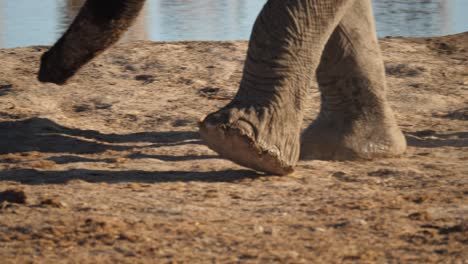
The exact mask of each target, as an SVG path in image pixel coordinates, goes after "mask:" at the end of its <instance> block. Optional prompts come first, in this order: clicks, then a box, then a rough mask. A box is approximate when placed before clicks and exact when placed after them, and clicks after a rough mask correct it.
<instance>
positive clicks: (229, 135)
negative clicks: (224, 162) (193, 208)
mask: <svg viewBox="0 0 468 264" xmlns="http://www.w3.org/2000/svg"><path fill="white" fill-rule="evenodd" d="M352 2H353V0H334V1H333V0H327V1H324V0H295V1H292V0H290V1H286V0H270V1H268V2H267V4H266V5H265V6H264V8H263V10H262V12H261V13H260V15H259V17H258V18H257V20H256V22H255V25H254V29H253V32H252V36H251V39H250V42H249V49H248V53H247V60H246V62H245V66H244V71H243V78H242V81H241V84H240V88H239V91H238V93H237V95H236V97H235V98H234V99H233V100H232V102H230V103H229V104H228V105H227V106H226V107H224V108H222V109H221V110H219V111H217V112H215V113H212V114H210V115H208V116H207V117H206V118H205V120H204V121H203V122H202V123H201V125H200V134H201V137H202V139H203V140H204V142H205V143H206V144H207V145H208V146H209V147H210V148H211V149H213V150H215V151H216V152H218V153H219V154H221V156H223V157H225V158H228V159H230V160H232V161H234V162H236V163H238V164H240V165H243V166H246V167H250V168H253V169H255V170H259V171H264V172H268V173H273V174H279V175H284V174H288V173H291V172H292V171H293V168H294V166H295V164H296V162H297V160H298V158H299V151H300V144H299V139H300V129H301V123H302V118H303V108H304V107H303V105H304V99H305V93H306V90H307V89H310V86H311V83H312V78H313V74H314V73H315V70H316V68H317V66H318V63H319V60H320V55H321V53H322V51H323V48H324V46H325V43H326V41H327V40H328V38H329V37H330V35H331V34H332V32H333V30H334V28H335V27H336V26H337V24H338V22H339V21H340V20H341V18H342V17H343V15H344V13H345V12H346V10H347V9H348V8H349V7H350V6H351V4H352Z"/></svg>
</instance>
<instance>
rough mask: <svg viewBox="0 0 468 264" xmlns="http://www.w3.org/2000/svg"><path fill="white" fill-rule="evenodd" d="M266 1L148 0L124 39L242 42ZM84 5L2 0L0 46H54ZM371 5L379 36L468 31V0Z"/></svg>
mask: <svg viewBox="0 0 468 264" xmlns="http://www.w3.org/2000/svg"><path fill="white" fill-rule="evenodd" d="M265 2H266V0H193V1H191V0H147V4H146V6H145V9H144V11H143V12H142V14H141V15H140V17H139V18H138V21H137V23H136V24H135V25H134V26H133V27H132V29H131V30H130V31H129V33H128V34H127V35H126V36H125V40H127V41H128V40H140V39H149V40H156V41H178V40H246V39H248V38H249V35H250V31H251V28H252V25H253V22H254V20H255V18H256V16H257V14H258V12H259V11H260V9H261V7H262V6H263V4H264V3H265ZM83 3H84V0H0V48H10V47H18V46H29V45H50V44H53V43H54V42H55V40H56V39H57V38H58V37H59V36H60V35H61V34H62V33H63V31H64V30H65V29H66V28H67V27H68V25H69V23H70V22H71V21H72V20H73V18H74V16H75V15H76V13H77V12H78V10H79V8H80V7H81V5H82V4H83ZM373 5H374V15H375V18H376V23H377V33H378V36H379V37H384V36H437V35H446V34H454V33H459V32H463V31H468V0H373ZM125 40H124V41H125Z"/></svg>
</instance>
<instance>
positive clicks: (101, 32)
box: [39, 0, 406, 175]
mask: <svg viewBox="0 0 468 264" xmlns="http://www.w3.org/2000/svg"><path fill="white" fill-rule="evenodd" d="M143 4H144V0H88V1H87V2H86V4H85V5H84V7H83V8H82V10H81V11H80V14H79V15H78V17H77V18H76V20H75V21H74V23H73V24H72V25H71V27H70V29H69V30H68V31H67V32H66V33H65V35H64V36H63V37H62V38H61V39H60V40H59V41H58V42H57V43H56V44H55V46H54V47H53V48H52V49H51V50H50V51H48V52H47V53H45V54H44V56H43V58H42V61H41V62H42V63H41V69H40V72H39V80H41V81H46V82H54V83H58V84H63V83H65V82H66V80H67V79H68V78H69V77H71V76H72V75H73V74H74V73H75V72H76V71H77V70H78V69H79V68H80V67H81V66H82V65H84V64H85V63H87V62H88V61H89V60H91V59H92V58H93V57H95V56H96V55H97V54H99V53H100V52H102V51H103V50H104V49H106V48H107V47H109V46H110V45H111V44H113V43H115V42H116V41H117V40H118V39H119V37H120V36H121V35H122V33H123V32H124V31H125V30H126V29H127V28H128V27H129V26H130V25H131V22H132V21H133V20H134V19H135V17H136V16H137V14H138V12H139V10H140V9H141V7H142V6H143ZM314 77H316V78H317V81H318V84H319V89H320V92H321V98H322V101H321V108H320V114H319V116H318V117H317V119H316V120H315V121H314V122H313V123H312V124H311V125H310V126H309V127H308V128H307V129H306V130H305V131H304V132H303V133H302V136H301V135H300V132H301V131H300V128H301V123H302V119H303V109H304V105H305V103H306V93H307V92H308V91H309V89H310V87H311V85H312V82H313V80H314V79H313V78H314ZM385 87H386V84H385V74H384V66H383V62H382V57H381V54H380V49H379V46H378V43H377V37H376V34H375V26H374V22H373V17H372V10H371V3H370V0H269V1H268V2H267V3H266V4H265V6H264V7H263V9H262V11H261V13H260V14H259V16H258V18H257V20H256V22H255V25H254V28H253V32H252V35H251V38H250V42H249V49H248V53H247V59H246V62H245V65H244V71H243V77H242V80H241V83H240V87H239V91H238V93H237V95H236V96H235V98H234V99H233V100H232V101H231V102H230V103H229V104H228V105H227V106H225V107H223V108H222V109H220V110H219V111H217V112H215V113H211V114H209V115H208V116H207V117H206V118H205V120H204V121H203V122H202V123H201V124H200V134H201V137H202V138H203V140H204V142H205V143H206V144H207V145H208V146H209V147H210V148H211V149H213V150H215V151H216V152H218V153H219V154H220V155H221V156H223V157H225V158H228V159H230V160H232V161H234V162H236V163H238V164H240V165H243V166H246V167H249V168H252V169H255V170H259V171H264V172H267V173H272V174H278V175H285V174H288V173H291V172H292V171H293V168H294V166H295V165H296V163H297V161H298V159H299V157H300V156H301V158H303V159H335V160H347V159H359V158H363V159H372V158H376V157H390V156H397V155H400V154H402V153H403V152H404V151H405V148H406V142H405V139H404V137H403V135H402V133H401V131H400V130H399V128H398V126H397V124H396V122H395V119H394V116H393V113H392V111H391V109H390V107H389V106H388V103H387V100H386V98H385Z"/></svg>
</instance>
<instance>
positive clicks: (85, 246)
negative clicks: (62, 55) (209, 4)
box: [0, 33, 468, 263]
mask: <svg viewBox="0 0 468 264" xmlns="http://www.w3.org/2000/svg"><path fill="white" fill-rule="evenodd" d="M381 45H382V49H383V53H384V57H385V61H386V68H387V73H388V78H387V81H388V84H389V89H388V94H389V99H390V101H391V104H392V105H393V107H394V109H395V110H396V114H397V117H398V121H399V124H400V125H401V127H402V129H403V131H404V132H405V134H406V136H407V139H408V143H409V147H408V151H407V153H406V154H405V155H404V156H403V157H399V158H393V159H382V160H375V161H353V162H331V161H307V162H300V163H299V165H298V166H297V171H296V172H295V173H294V174H293V175H290V176H285V177H276V176H271V175H263V174H260V173H256V172H254V171H251V170H248V169H246V168H243V167H240V166H237V165H235V164H233V163H231V162H229V161H226V160H223V159H220V158H219V157H218V156H217V155H216V154H215V153H214V152H212V151H210V150H209V149H208V148H207V147H205V146H204V145H203V144H202V142H201V141H200V139H199V135H198V132H197V122H198V120H199V119H201V118H203V117H204V115H206V114H207V113H209V112H211V111H213V110H215V109H217V108H219V107H221V106H223V105H225V104H226V103H227V102H228V101H229V100H230V98H231V97H232V96H233V95H234V94H235V91H236V88H237V84H238V82H239V78H240V76H241V69H242V63H243V60H244V56H245V50H246V46H247V45H246V42H180V43H154V42H137V43H128V44H123V45H119V46H117V47H114V48H113V49H111V50H110V51H109V52H107V53H106V54H104V55H103V56H101V57H99V59H97V60H95V61H94V62H93V63H91V64H90V65H88V66H87V67H86V68H85V69H83V70H82V71H81V72H80V73H79V74H78V75H77V76H76V77H74V78H73V80H71V82H70V83H69V84H68V85H66V86H63V87H60V86H56V85H52V84H41V83H39V82H37V81H36V79H35V73H36V72H37V69H38V61H39V56H40V55H41V53H43V52H44V51H45V50H46V47H27V48H17V49H3V50H0V63H1V72H0V205H1V206H0V259H1V262H2V263H15V262H38V263H40V262H44V263H58V262H74V263H85V262H90V263H96V262H109V263H110V262H115V261H119V262H128V263H134V262H161V263H164V262H168V263H171V262H185V263H195V262H203V263H205V262H221V263H237V262H241V263H257V262H261V263H275V262H281V263H301V262H302V263H320V262H322V263H336V262H356V263H368V262H378V263H382V262H389V263H400V262H418V263H431V262H443V263H467V260H468V202H467V201H468V200H467V195H468V177H467V175H468V165H467V164H468V163H467V162H468V153H467V147H468V125H467V124H468V123H467V119H468V66H467V65H468V33H464V34H460V35H455V36H447V37H441V38H426V39H424V38H422V39H404V38H387V39H382V40H381ZM318 106H319V93H318V91H317V89H316V87H313V88H311V90H310V100H309V105H308V108H307V116H306V120H305V121H306V122H305V123H304V126H306V125H307V123H309V122H310V121H311V120H313V118H314V116H315V115H316V113H317V110H318Z"/></svg>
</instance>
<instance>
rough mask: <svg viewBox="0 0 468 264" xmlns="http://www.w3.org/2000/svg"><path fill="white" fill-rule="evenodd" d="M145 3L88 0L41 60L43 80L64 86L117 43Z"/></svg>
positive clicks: (135, 0) (129, 0)
mask: <svg viewBox="0 0 468 264" xmlns="http://www.w3.org/2000/svg"><path fill="white" fill-rule="evenodd" d="M144 3H145V0H87V1H86V3H85V4H84V5H83V7H82V8H81V10H80V12H79V13H78V16H77V17H76V19H75V20H74V21H73V23H72V24H71V26H70V28H69V29H68V30H67V32H65V34H64V35H63V36H62V37H61V38H60V39H59V40H58V41H57V43H55V45H54V46H53V47H52V48H51V49H50V50H49V51H47V52H46V53H45V54H44V55H43V56H42V58H41V67H40V69H39V76H38V78H39V81H41V82H52V83H56V84H64V83H65V82H66V81H67V79H68V78H70V77H71V76H73V75H74V74H75V73H76V71H78V69H79V68H80V67H81V66H83V65H84V64H86V63H87V62H89V61H90V60H91V59H93V58H94V57H96V56H97V55H98V54H100V53H101V52H103V51H104V50H105V49H106V48H108V47H110V46H111V45H112V44H114V43H116V42H117V41H118V40H119V38H120V37H121V36H122V34H123V33H124V32H125V31H126V30H127V29H128V28H129V27H130V26H131V24H132V23H133V22H134V21H135V19H136V17H137V16H138V13H139V12H140V10H141V9H142V8H143V5H144Z"/></svg>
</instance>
